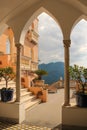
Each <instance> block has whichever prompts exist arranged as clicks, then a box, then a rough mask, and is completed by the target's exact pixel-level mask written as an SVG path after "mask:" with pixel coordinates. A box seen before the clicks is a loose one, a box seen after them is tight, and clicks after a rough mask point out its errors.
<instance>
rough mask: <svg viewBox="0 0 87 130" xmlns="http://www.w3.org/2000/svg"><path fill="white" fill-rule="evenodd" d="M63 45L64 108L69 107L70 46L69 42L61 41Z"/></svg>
mask: <svg viewBox="0 0 87 130" xmlns="http://www.w3.org/2000/svg"><path fill="white" fill-rule="evenodd" d="M63 43H64V57H65V66H64V94H65V95H64V96H65V97H64V106H69V105H70V88H69V47H70V44H71V41H70V40H63Z"/></svg>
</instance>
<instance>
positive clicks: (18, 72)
mask: <svg viewBox="0 0 87 130" xmlns="http://www.w3.org/2000/svg"><path fill="white" fill-rule="evenodd" d="M16 47H17V61H16V62H17V63H16V102H20V96H21V91H20V89H21V68H20V62H21V47H22V46H21V44H16Z"/></svg>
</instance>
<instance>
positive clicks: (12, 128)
mask: <svg viewBox="0 0 87 130" xmlns="http://www.w3.org/2000/svg"><path fill="white" fill-rule="evenodd" d="M0 130H51V129H50V128H47V127H39V126H32V125H27V124H16V123H12V122H11V123H9V122H7V121H4V122H3V121H2V122H1V121H0Z"/></svg>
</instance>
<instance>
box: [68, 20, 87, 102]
mask: <svg viewBox="0 0 87 130" xmlns="http://www.w3.org/2000/svg"><path fill="white" fill-rule="evenodd" d="M86 28H87V21H86V20H84V19H82V20H80V21H79V22H78V23H77V24H76V26H75V27H74V28H73V31H72V32H71V47H70V65H71V66H74V65H78V66H79V67H86V68H87V61H86V59H87V51H86V50H87V37H86V34H87V29H86ZM71 81H72V80H71ZM71 86H73V87H74V91H76V90H77V89H79V88H78V85H77V83H76V80H73V81H72V82H71ZM77 91H78V90H77ZM72 95H73V94H72ZM72 97H74V98H73V102H74V103H76V99H75V96H74V95H73V96H72Z"/></svg>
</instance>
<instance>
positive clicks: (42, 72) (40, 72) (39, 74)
mask: <svg viewBox="0 0 87 130" xmlns="http://www.w3.org/2000/svg"><path fill="white" fill-rule="evenodd" d="M35 73H36V74H37V78H35V79H34V83H35V84H36V85H44V80H42V76H44V75H47V74H48V73H47V71H45V70H42V69H39V70H36V71H35Z"/></svg>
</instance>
